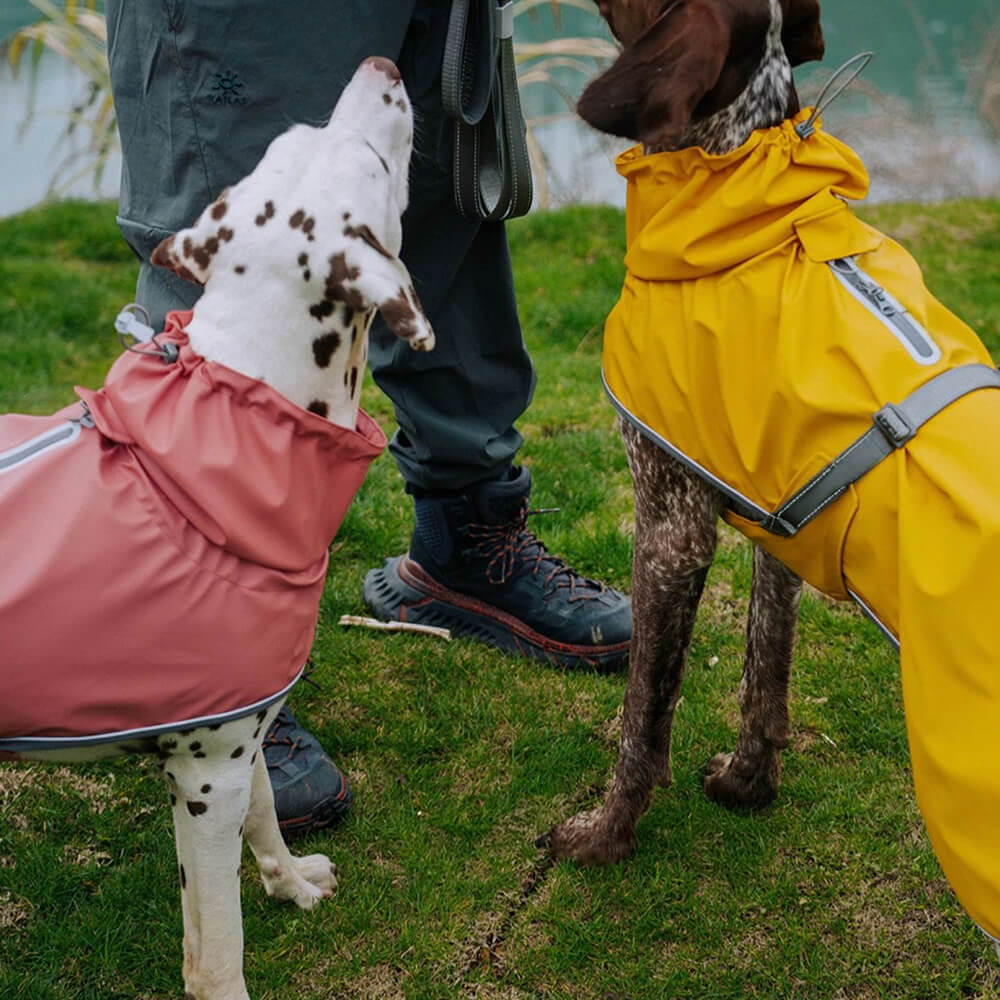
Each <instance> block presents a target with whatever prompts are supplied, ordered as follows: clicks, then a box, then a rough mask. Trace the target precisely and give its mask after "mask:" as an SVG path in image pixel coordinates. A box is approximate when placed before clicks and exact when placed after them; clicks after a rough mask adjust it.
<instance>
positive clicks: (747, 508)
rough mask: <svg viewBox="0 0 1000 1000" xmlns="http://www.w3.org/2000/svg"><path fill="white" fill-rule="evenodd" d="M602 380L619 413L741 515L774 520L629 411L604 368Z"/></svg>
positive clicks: (755, 519)
mask: <svg viewBox="0 0 1000 1000" xmlns="http://www.w3.org/2000/svg"><path fill="white" fill-rule="evenodd" d="M601 381H602V382H603V383H604V391H605V392H606V393H607V394H608V399H610V400H611V405H612V406H614V408H615V409H616V410H617V411H618V413H619V415H620V416H622V417H623V418H624V419H625V420H627V421H628V422H629V423H630V424H632V425H633V426H634V427H635V428H636V430H638V431H639V432H640V433H641V434H642V435H643V436H645V437H647V438H649V440H650V441H652V442H653V444H655V445H659V447H661V448H662V449H663V450H664V451H665V452H667V454H668V455H670V456H671V457H673V458H676V459H677V461H678V462H680V463H681V464H682V465H686V466H687V467H688V468H689V469H690V470H691V471H692V472H695V473H697V474H698V475H699V476H701V478H702V479H705V480H707V481H708V482H709V483H711V484H712V485H713V486H714V487H715V488H716V489H717V490H719V492H720V493H723V494H724V495H725V496H726V497H727V498H728V499H729V501H730V508H731V509H732V510H733V511H734V512H735V513H736V514H738V515H739V516H740V517H745V518H746V519H747V520H748V521H754V522H755V523H760V522H767V523H770V522H771V521H773V520H774V515H773V514H772V513H771V512H770V511H769V510H765V509H764V508H763V507H761V506H759V505H758V504H755V503H754V502H753V501H752V500H751V499H750V498H749V497H745V496H743V494H742V493H740V492H738V491H737V490H734V489H733V488H732V486H730V485H729V484H728V483H725V482H723V481H722V480H721V479H719V477H718V476H716V475H714V474H713V473H711V472H709V471H708V469H706V468H705V467H704V466H703V465H699V464H698V463H697V462H696V461H695V460H694V459H693V458H689V457H688V456H687V455H685V454H684V452H682V451H681V450H680V449H679V448H675V447H674V446H673V445H672V444H671V443H670V442H669V441H668V440H667V439H666V438H665V437H663V436H662V435H660V434H658V433H657V432H656V431H654V430H653V428H652V427H650V426H649V425H648V424H644V423H643V422H642V421H641V420H640V419H639V418H638V417H637V416H636V415H635V414H634V413H632V412H631V411H629V410H628V409H627V408H626V406H625V404H624V403H623V402H622V401H621V400H620V399H619V398H618V397H617V396H616V395H615V394H614V393H613V392H612V391H611V387H610V386H609V385H608V380H607V377H606V376H605V374H604V370H603V369H602V370H601Z"/></svg>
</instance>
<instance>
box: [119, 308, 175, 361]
mask: <svg viewBox="0 0 1000 1000" xmlns="http://www.w3.org/2000/svg"><path fill="white" fill-rule="evenodd" d="M140 316H141V319H140ZM115 332H116V333H117V334H118V343H119V344H121V345H122V347H123V348H125V350H126V351H131V352H132V353H133V354H149V355H156V356H157V357H159V359H160V360H161V361H162V362H163V363H164V364H165V365H171V364H173V363H174V362H175V361H176V360H177V358H178V355H179V354H180V351H179V350H178V348H177V345H176V344H161V343H160V342H159V341H158V340H157V339H156V333H155V332H154V330H153V328H152V327H151V326H150V325H149V312H148V310H147V309H146V307H145V306H141V305H139V303H138V302H130V303H129V304H128V305H127V306H125V307H124V308H123V309H122V311H121V312H120V313H119V314H118V315H117V316H116V317H115ZM127 337H131V338H132V340H131V342H130V341H129V340H127V339H126V338H127ZM136 344H152V345H153V350H151V351H150V350H143V349H142V348H139V347H136V346H135V345H136Z"/></svg>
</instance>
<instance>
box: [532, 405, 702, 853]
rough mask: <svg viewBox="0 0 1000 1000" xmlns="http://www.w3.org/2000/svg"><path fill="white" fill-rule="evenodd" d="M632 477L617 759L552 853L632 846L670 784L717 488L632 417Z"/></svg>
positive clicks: (555, 836)
mask: <svg viewBox="0 0 1000 1000" xmlns="http://www.w3.org/2000/svg"><path fill="white" fill-rule="evenodd" d="M622 433H623V436H624V438H625V443H626V446H627V449H628V456H629V465H630V467H631V469H632V478H633V480H634V482H635V559H634V565H633V571H632V647H631V653H630V664H629V676H628V685H627V688H626V691H625V707H624V714H623V717H622V736H621V746H620V750H619V757H618V765H617V768H616V770H615V776H614V780H613V781H612V784H611V787H610V788H609V790H608V794H607V797H606V798H605V801H604V804H603V805H602V806H601V807H600V808H598V809H596V810H592V811H590V812H584V813H580V814H579V815H577V816H574V817H572V818H571V819H569V820H567V821H566V822H565V823H563V824H562V825H561V826H558V827H556V829H555V830H553V831H552V833H551V835H550V844H551V848H552V852H553V854H554V855H555V856H556V857H568V858H574V859H575V860H577V861H580V862H582V863H584V864H608V863H612V862H615V861H618V860H620V859H621V858H623V857H625V856H626V855H627V854H629V853H631V851H632V850H633V848H634V846H635V827H636V823H637V822H638V821H639V817H640V816H642V814H643V813H644V812H645V811H646V809H647V807H648V805H649V800H650V796H651V794H652V790H653V788H654V787H655V786H656V785H657V784H660V785H669V784H670V782H671V772H670V733H671V726H672V723H673V715H674V708H675V707H676V705H677V699H678V698H679V696H680V689H681V679H682V677H683V673H684V663H685V660H686V658H687V652H688V646H689V645H690V642H691V633H692V630H693V627H694V620H695V613H696V611H697V607H698V600H699V598H700V597H701V592H702V589H703V587H704V585H705V577H706V575H707V573H708V567H709V565H710V564H711V562H712V557H713V555H714V552H715V538H716V534H715V523H716V518H717V516H718V512H719V508H720V500H719V497H718V494H717V493H716V491H715V490H713V489H712V488H711V487H710V486H708V485H707V484H706V483H704V482H703V481H702V480H701V479H699V478H698V477H697V476H695V475H694V474H693V473H691V472H689V471H688V470H687V469H686V468H685V467H684V466H682V465H680V464H679V463H678V462H676V461H675V460H674V459H672V458H670V457H669V456H668V455H667V454H666V453H665V452H663V451H662V450H661V449H660V448H659V447H657V446H656V445H654V444H652V443H651V442H649V441H648V440H646V439H645V438H644V437H642V436H641V435H640V434H639V433H638V431H636V430H634V429H633V428H632V427H631V425H629V424H623V427H622Z"/></svg>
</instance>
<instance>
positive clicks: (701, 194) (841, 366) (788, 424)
mask: <svg viewBox="0 0 1000 1000" xmlns="http://www.w3.org/2000/svg"><path fill="white" fill-rule="evenodd" d="M809 113H810V112H809V111H808V110H806V111H803V112H802V114H801V115H800V116H798V117H797V118H796V119H794V120H792V121H786V122H784V123H783V124H781V125H780V126H777V127H775V128H770V129H763V130H761V131H758V132H756V133H754V134H753V136H751V138H750V139H749V140H748V141H747V142H746V143H745V144H744V145H743V146H741V147H740V148H739V149H737V150H735V151H733V152H732V153H730V154H728V155H724V156H710V155H707V154H706V153H704V151H702V150H700V149H686V150H682V151H679V152H674V153H660V154H655V155H651V156H642V155H641V151H639V150H635V149H633V150H630V151H629V152H627V153H625V154H624V155H623V156H622V157H621V158H620V159H619V161H618V167H619V170H620V171H621V173H622V174H623V175H624V176H625V178H626V179H627V181H628V207H627V213H626V217H627V243H628V250H627V254H626V258H625V263H626V268H627V274H626V277H625V282H624V286H623V288H622V293H621V297H620V299H619V301H618V303H617V304H616V305H615V307H614V309H613V310H612V312H611V314H610V315H609V317H608V320H607V323H606V325H605V331H604V355H603V374H604V381H605V386H606V388H607V390H608V393H609V395H610V397H611V400H612V402H613V403H614V405H615V407H616V408H617V409H618V411H619V412H620V413H621V415H622V416H623V418H624V419H625V420H628V421H630V422H631V423H632V424H633V425H634V426H636V427H637V428H638V429H639V430H640V431H641V432H642V433H644V434H645V435H646V436H647V437H649V438H650V439H651V440H653V441H655V442H656V443H657V444H659V445H660V446H661V447H662V448H664V449H665V450H666V451H667V452H668V453H669V454H671V455H673V456H674V457H675V458H676V459H678V461H681V462H682V463H684V464H686V465H687V466H688V467H689V468H690V469H692V470H693V471H695V472H696V473H697V474H699V475H701V476H702V477H704V478H705V479H707V480H708V481H710V482H711V483H712V484H713V485H715V486H716V487H717V488H718V489H719V490H720V491H721V492H722V494H723V495H724V496H726V497H727V498H728V501H729V505H730V509H729V510H728V511H727V512H726V515H725V516H726V519H727V520H728V521H729V522H730V523H731V524H733V525H734V526H736V527H737V528H738V529H739V530H740V531H742V532H743V533H744V534H745V535H747V536H748V537H749V538H751V539H752V540H753V541H754V542H756V543H757V544H759V545H761V546H762V547H763V548H765V549H766V550H767V551H769V552H771V553H772V554H773V555H774V556H775V557H776V558H778V559H779V560H781V561H782V562H783V563H784V564H785V565H787V566H789V567H790V568H791V569H793V570H794V571H795V572H796V573H798V575H799V576H801V577H802V578H803V579H805V580H807V581H808V582H809V583H811V584H812V585H813V586H815V587H817V588H818V589H819V590H821V591H823V592H824V593H826V594H829V595H831V596H834V597H838V598H848V597H853V598H854V599H856V600H857V601H858V603H859V604H860V605H861V606H862V607H863V608H864V609H865V610H866V611H867V612H868V613H869V614H871V615H872V617H874V618H875V619H876V620H877V621H878V622H879V623H880V624H881V625H882V627H883V628H884V629H885V631H886V632H887V633H888V634H889V636H890V637H891V638H893V639H895V640H898V644H899V648H900V667H901V673H902V686H903V699H904V706H905V710H906V723H907V734H908V738H909V747H910V758H911V763H912V769H913V779H914V786H915V789H916V795H917V801H918V803H919V805H920V809H921V812H922V814H923V817H924V821H925V823H926V826H927V831H928V833H929V835H930V839H931V842H932V844H933V845H934V849H935V852H936V854H937V857H938V859H939V860H940V862H941V867H942V869H943V870H944V872H945V874H946V875H947V877H948V879H949V881H950V883H951V885H952V887H953V888H954V889H955V892H956V894H957V895H958V897H959V899H960V900H961V902H962V903H963V905H964V906H965V908H966V909H967V910H968V911H969V913H970V914H971V916H972V917H973V918H974V919H975V920H976V922H977V923H979V925H980V926H981V927H982V928H984V929H985V930H986V931H987V932H988V933H989V934H990V935H991V936H992V937H993V938H994V939H997V938H1000V867H998V865H997V863H996V858H997V857H998V856H1000V778H998V776H997V773H996V769H995V768H993V767H990V766H984V764H983V762H984V761H994V760H996V759H997V756H998V754H1000V670H998V669H997V653H996V648H997V643H996V635H995V627H994V620H995V604H996V601H997V596H998V587H997V573H996V567H997V565H998V564H1000V504H998V503H997V498H998V497H1000V392H996V391H993V389H995V388H997V383H998V382H1000V379H998V378H997V376H996V373H995V371H994V370H993V362H992V359H991V358H990V355H989V352H988V351H987V350H986V348H985V346H984V345H983V344H982V342H981V341H980V340H979V338H978V337H977V336H976V335H975V333H974V332H973V331H972V330H971V329H970V328H969V327H968V326H966V324H964V323H963V322H962V321H961V320H960V319H958V317H956V316H955V315H953V314H952V313H951V312H950V311H949V310H948V309H946V308H945V307H944V306H943V305H942V304H941V303H940V302H939V301H938V300H937V299H936V298H935V297H934V296H933V295H932V294H931V293H930V291H928V289H927V287H926V285H925V284H924V281H923V277H922V275H921V272H920V269H919V267H918V266H917V264H916V262H915V261H914V260H913V258H912V257H911V256H910V255H909V254H908V253H907V252H906V251H905V250H904V249H903V248H902V247H901V246H899V245H898V244H897V243H895V242H894V241H893V240H891V239H889V238H888V237H887V236H885V235H884V234H882V233H880V232H878V231H877V230H875V229H873V228H872V227H870V226H868V225H866V224H865V223H863V222H862V221H861V220H859V219H858V218H857V217H856V216H855V215H854V214H853V212H852V211H851V210H850V208H849V207H848V205H847V204H846V202H845V200H844V199H845V198H859V197H862V196H863V195H864V194H865V192H866V190H867V177H866V174H865V171H864V168H863V166H862V165H861V162H860V161H859V160H858V158H857V156H856V155H855V154H854V153H853V152H852V151H851V150H850V149H849V148H848V147H846V146H845V145H844V144H843V143H841V142H839V141H837V140H836V139H834V138H833V137H831V136H829V135H827V134H826V133H824V132H823V131H822V128H821V127H817V129H816V131H815V132H814V133H813V134H812V135H811V136H809V137H808V138H807V139H800V138H799V136H798V135H797V134H796V132H795V129H794V126H795V124H797V122H798V121H802V120H804V118H805V117H806V116H807V115H808V114H809ZM972 370H976V371H978V372H979V373H980V374H981V376H982V383H983V384H980V385H977V386H976V387H975V391H970V392H968V394H966V395H963V396H961V398H949V399H947V400H946V402H945V404H944V408H943V409H940V410H939V411H936V412H935V413H934V414H933V415H932V416H931V417H930V418H929V419H928V420H927V421H926V422H925V423H923V424H922V425H921V426H920V427H919V429H918V430H917V431H916V433H915V435H914V436H912V437H909V438H907V437H905V436H904V437H902V438H901V439H900V440H899V441H898V442H897V441H890V439H891V438H892V436H893V435H892V432H891V428H890V433H889V434H887V435H886V434H885V430H884V428H882V427H881V425H878V424H876V423H875V422H874V421H873V418H874V416H875V414H876V413H879V411H888V412H893V413H898V410H891V409H890V408H889V407H888V406H887V404H901V403H904V402H905V401H907V400H910V399H912V398H913V397H914V394H916V393H917V392H918V390H919V391H920V393H921V394H923V395H924V396H925V397H926V394H927V389H928V384H929V383H931V382H934V383H935V385H941V381H940V380H941V379H942V378H947V380H948V381H949V384H954V382H953V376H954V375H956V374H958V375H959V377H960V378H959V381H960V380H961V379H962V378H964V377H965V375H966V374H968V372H970V371H972ZM982 373H985V375H983V374H982ZM877 426H878V427H879V429H878V430H876V427H877ZM866 434H870V435H873V436H874V437H878V436H879V435H885V441H889V442H890V446H886V448H885V450H884V451H882V452H881V458H880V460H877V463H876V464H875V465H874V466H873V467H870V468H869V471H867V472H864V473H863V474H861V475H860V478H857V479H856V480H855V481H853V482H851V481H850V480H848V482H851V485H849V486H847V487H846V489H844V490H843V491H842V492H839V493H832V494H830V496H829V498H827V499H826V500H823V501H822V502H816V503H812V498H813V494H811V493H810V492H809V490H810V488H811V484H813V483H815V482H820V483H822V482H824V477H826V476H827V474H830V475H831V478H833V476H834V474H833V473H832V472H831V471H830V470H833V469H836V468H837V467H838V466H837V463H836V462H835V460H837V461H840V460H841V458H842V456H850V455H856V454H857V452H858V449H856V448H854V445H855V443H856V442H858V441H859V440H860V439H861V438H862V437H863V436H864V435H866ZM844 463H845V465H849V464H850V459H849V458H844ZM845 465H841V466H840V468H844V467H845ZM803 496H806V497H809V498H810V504H808V505H806V506H807V513H808V516H807V518H806V519H805V520H804V521H803V522H802V524H801V526H800V527H799V529H798V531H797V533H796V532H794V531H792V532H786V534H784V535H782V534H780V533H777V531H776V529H775V530H772V528H773V526H774V525H775V524H777V525H778V527H779V528H780V527H781V522H780V517H778V518H775V517H773V516H772V515H780V513H781V512H782V511H784V510H787V509H789V507H794V505H795V504H796V502H797V501H799V500H800V499H801V498H802V497H803ZM809 518H811V519H809Z"/></svg>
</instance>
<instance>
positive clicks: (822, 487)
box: [734, 364, 1000, 538]
mask: <svg viewBox="0 0 1000 1000" xmlns="http://www.w3.org/2000/svg"><path fill="white" fill-rule="evenodd" d="M977 389H1000V372H998V371H997V370H996V369H995V368H990V367H989V366H988V365H980V364H972V365H962V366H961V367H959V368H951V369H949V370H948V371H946V372H942V373H941V374H940V375H935V376H934V378H932V379H931V380H930V381H929V382H925V383H924V384H923V385H922V386H920V388H919V389H916V390H914V391H913V392H912V393H910V395H909V396H907V397H906V399H904V400H903V401H902V402H901V403H887V404H886V405H885V406H883V407H882V409H881V410H879V411H878V412H877V413H876V414H874V416H873V417H872V421H873V423H872V427H871V428H870V429H869V430H867V431H865V433H864V434H862V435H861V437H859V438H858V439H857V441H855V442H854V443H853V444H852V445H850V446H849V447H847V448H845V449H844V450H843V451H842V452H841V453H840V454H839V455H838V456H837V457H836V458H835V459H834V460H833V461H832V462H831V463H830V464H829V465H828V466H827V467H826V468H825V469H823V470H821V471H820V472H818V473H817V474H816V475H815V476H813V478H812V479H810V480H809V482H808V483H806V485H805V486H803V487H802V489H801V490H799V492H798V493H796V494H795V496H793V497H792V498H791V499H790V500H788V501H786V502H785V503H784V504H782V505H781V507H779V508H778V510H777V511H775V512H774V513H773V514H768V515H767V516H766V517H764V518H763V519H761V518H759V517H752V518H751V519H752V520H754V521H756V522H757V523H758V524H759V525H760V526H761V527H762V528H764V529H765V530H767V531H770V532H772V533H773V534H775V535H781V536H783V537H785V538H787V537H790V536H791V535H794V534H795V533H796V532H797V531H799V529H800V528H802V526H803V525H805V524H808V523H809V521H811V520H812V519H813V518H814V517H815V516H816V515H817V514H818V513H819V512H820V511H822V510H824V509H825V508H826V507H828V506H829V505H830V504H831V503H833V501H834V500H836V499H837V498H838V497H839V496H840V495H841V494H842V493H843V492H844V491H845V490H846V489H847V488H848V487H849V486H850V485H851V484H852V483H856V482H857V481H858V480H859V479H860V478H861V477H862V476H863V475H864V474H865V473H866V472H869V471H870V470H871V469H874V468H875V466H876V465H878V463H879V462H881V461H882V459H884V458H886V457H887V456H889V455H891V454H892V453H893V451H895V450H896V449H897V448H902V447H903V445H905V444H906V442H907V441H909V440H910V439H911V438H912V437H913V436H914V435H915V434H916V433H917V431H918V430H919V429H920V428H921V427H922V426H923V425H924V424H925V423H927V421H928V420H930V419H931V417H934V416H936V415H937V414H938V413H940V412H941V411H942V410H943V409H944V408H945V407H946V406H949V405H950V404H951V403H954V402H955V400H956V399H961V397H962V396H965V395H968V394H969V393H970V392H975V391H976V390H977ZM737 506H738V505H734V507H737ZM737 513H740V511H739V510H737Z"/></svg>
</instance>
